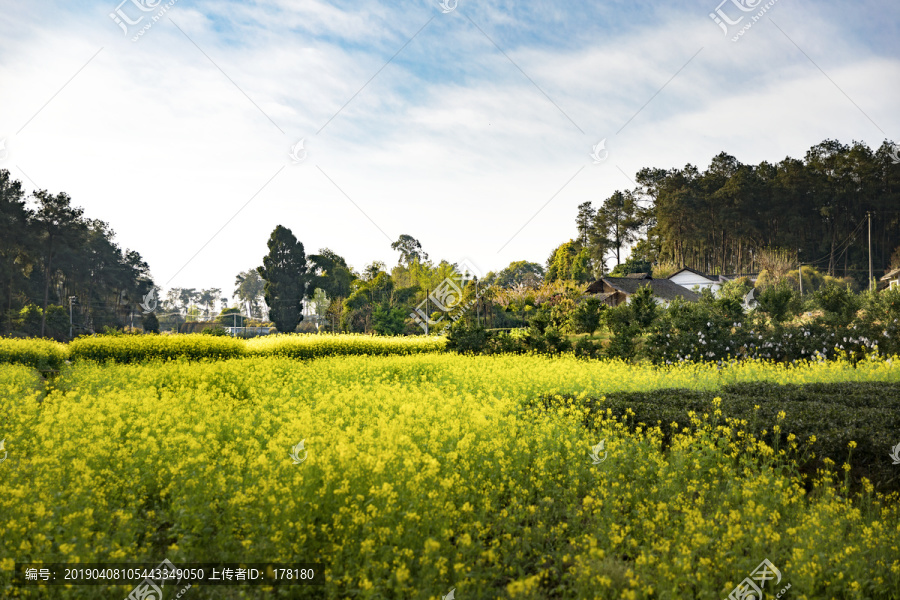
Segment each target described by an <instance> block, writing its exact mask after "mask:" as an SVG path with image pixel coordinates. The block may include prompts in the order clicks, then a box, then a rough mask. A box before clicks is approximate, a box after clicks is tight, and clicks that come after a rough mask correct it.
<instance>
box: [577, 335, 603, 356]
mask: <svg viewBox="0 0 900 600" xmlns="http://www.w3.org/2000/svg"><path fill="white" fill-rule="evenodd" d="M572 351H573V352H574V354H575V357H576V358H583V359H596V358H600V357H601V356H602V355H603V346H602V345H601V344H600V343H595V342H592V341H591V340H589V339H587V338H581V339H579V340H577V341H576V342H575V345H574V346H573V348H572Z"/></svg>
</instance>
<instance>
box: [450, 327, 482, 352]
mask: <svg viewBox="0 0 900 600" xmlns="http://www.w3.org/2000/svg"><path fill="white" fill-rule="evenodd" d="M487 343H488V333H487V332H486V331H485V330H484V328H483V327H480V326H478V325H468V324H466V323H465V322H464V321H462V320H460V321H457V322H455V323H454V324H453V325H451V326H450V331H449V333H448V334H447V350H454V351H456V352H457V353H458V354H482V353H484V352H485V350H486V349H487V345H488V344H487Z"/></svg>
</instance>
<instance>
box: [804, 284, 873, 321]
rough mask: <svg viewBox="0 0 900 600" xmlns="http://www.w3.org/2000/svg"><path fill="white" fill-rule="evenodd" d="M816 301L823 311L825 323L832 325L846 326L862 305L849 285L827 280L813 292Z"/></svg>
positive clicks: (859, 298)
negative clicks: (827, 281)
mask: <svg viewBox="0 0 900 600" xmlns="http://www.w3.org/2000/svg"><path fill="white" fill-rule="evenodd" d="M813 297H814V298H815V300H816V303H817V304H818V305H819V307H820V308H821V309H822V310H823V311H825V316H824V319H825V323H826V324H828V325H831V326H834V327H847V326H848V325H850V323H851V322H852V321H853V318H854V317H855V316H856V313H857V312H858V311H859V309H860V307H861V306H862V298H861V297H860V296H858V295H857V294H854V293H853V292H852V291H850V288H849V286H844V285H840V284H838V283H834V282H829V283H826V284H825V285H823V286H822V287H821V288H819V289H818V290H816V292H815V293H814V294H813Z"/></svg>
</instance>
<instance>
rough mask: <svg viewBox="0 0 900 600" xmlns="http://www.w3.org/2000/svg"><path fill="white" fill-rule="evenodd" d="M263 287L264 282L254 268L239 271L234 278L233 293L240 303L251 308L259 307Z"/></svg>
mask: <svg viewBox="0 0 900 600" xmlns="http://www.w3.org/2000/svg"><path fill="white" fill-rule="evenodd" d="M264 288H265V282H264V281H263V279H262V277H260V276H259V273H258V272H257V271H256V270H255V269H249V270H247V271H241V272H240V273H238V274H237V277H235V280H234V295H235V296H237V298H238V299H239V300H240V302H241V304H244V305H249V306H250V309H251V310H253V309H257V308H258V307H259V299H260V297H262V295H263V292H264ZM248 316H250V315H248Z"/></svg>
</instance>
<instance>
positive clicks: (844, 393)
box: [529, 382, 900, 492]
mask: <svg viewBox="0 0 900 600" xmlns="http://www.w3.org/2000/svg"><path fill="white" fill-rule="evenodd" d="M575 398H576V397H575V396H574V395H572V394H566V395H556V396H550V395H545V396H542V397H541V398H540V399H539V401H538V402H536V403H529V404H540V405H543V407H544V408H550V407H553V406H559V405H560V403H561V402H562V403H564V404H565V403H567V401H571V402H575V403H576V404H577V405H578V406H579V407H581V408H583V409H584V413H583V414H584V418H583V422H584V424H585V425H587V426H588V427H590V428H592V429H594V428H598V427H600V426H601V424H602V422H603V421H604V420H607V419H612V418H615V419H616V420H617V421H620V422H621V421H625V422H626V423H628V424H629V426H630V427H639V426H642V425H643V426H656V425H660V426H661V427H662V430H663V432H664V442H668V440H670V439H671V437H672V433H673V432H674V431H678V430H681V429H682V428H684V427H685V426H687V427H689V428H691V429H695V430H696V429H697V428H698V427H700V426H703V425H705V424H707V423H712V424H714V425H726V419H729V418H731V419H737V420H739V421H746V424H747V429H748V431H751V432H753V433H755V434H756V435H757V436H758V438H759V439H760V440H762V441H764V442H765V443H766V444H768V445H769V446H772V447H774V448H781V449H790V448H791V446H792V443H793V444H794V445H796V447H797V452H798V457H800V456H802V460H800V467H801V470H803V471H805V472H808V473H814V472H815V471H816V470H817V469H819V468H823V467H825V466H827V461H831V462H833V463H834V464H837V465H843V464H844V463H847V464H849V465H850V470H849V476H850V477H851V479H852V480H853V481H854V482H855V483H856V484H859V483H860V482H861V481H862V479H863V478H866V479H868V480H869V481H870V482H871V483H872V485H873V486H874V488H875V489H876V490H878V491H881V492H890V491H900V467H898V466H897V465H896V464H894V463H893V461H892V460H891V457H890V454H891V450H892V448H893V447H894V446H896V445H897V444H900V383H897V382H845V383H809V384H805V385H795V384H787V385H782V384H778V383H773V382H743V383H736V384H732V385H725V386H724V387H723V388H722V389H721V390H719V391H701V390H696V389H694V390H691V389H659V390H653V391H642V392H615V393H611V394H606V395H605V396H600V397H596V396H593V397H582V398H580V399H577V400H576V399H575ZM716 398H720V399H721V402H720V403H718V406H715V405H714V400H715V399H716ZM717 409H718V410H719V411H720V412H721V414H718V415H717V414H716V410H717ZM689 413H693V414H692V415H690V416H689ZM692 416H693V418H691V417H692ZM675 424H677V427H675V426H674V425H675ZM792 436H793V437H792ZM851 442H852V443H853V444H852V446H853V447H852V448H851Z"/></svg>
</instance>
